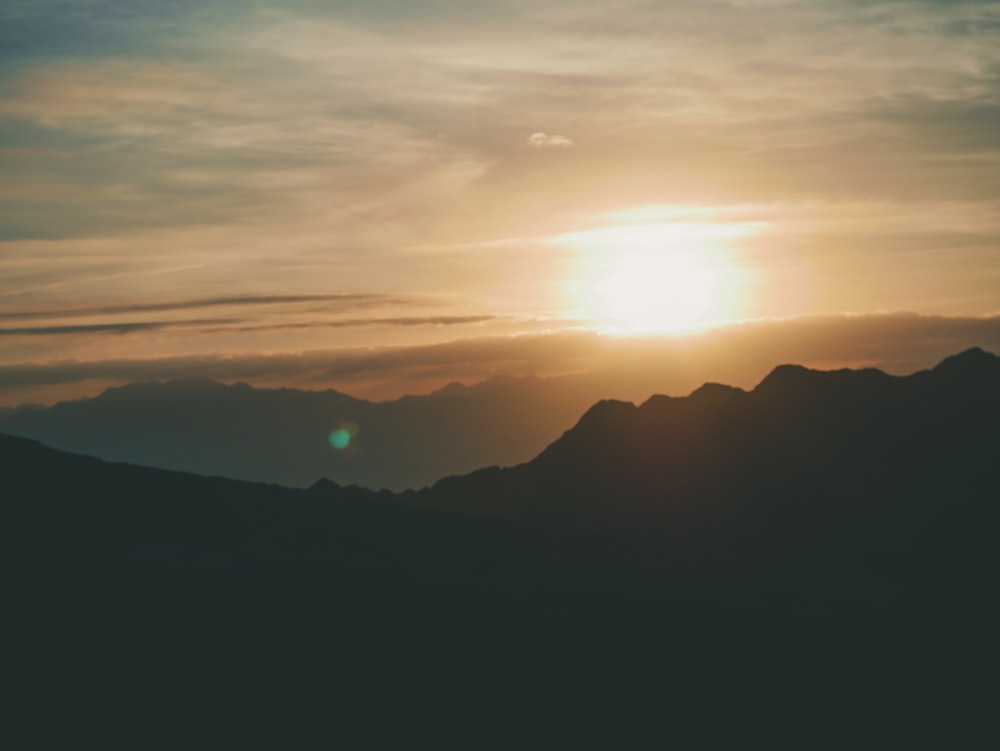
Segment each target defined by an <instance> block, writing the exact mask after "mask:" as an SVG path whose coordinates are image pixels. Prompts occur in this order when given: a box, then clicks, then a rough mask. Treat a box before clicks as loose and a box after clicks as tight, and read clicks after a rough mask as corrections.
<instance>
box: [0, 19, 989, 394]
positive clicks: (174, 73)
mask: <svg viewBox="0 0 1000 751" xmlns="http://www.w3.org/2000/svg"><path fill="white" fill-rule="evenodd" d="M0 133H2V137H0V174H2V176H3V180H2V181H0V405H12V404H16V403H19V402H21V401H41V402H46V401H52V400H54V399H57V398H68V397H72V396H77V395H82V394H88V393H94V392H95V391H97V390H99V389H100V388H103V387H105V386H107V385H112V384H115V383H122V382H127V381H130V380H138V379H151V378H169V377H175V376H182V375H205V376H209V377H216V378H220V379H223V380H230V381H232V380H246V381H250V382H253V383H262V384H275V383H286V384H289V385H299V386H304V387H309V388H324V387H333V388H338V389H340V390H344V391H346V392H348V393H352V394H356V395H361V396H369V397H371V398H390V397H394V396H398V395H400V394H403V393H421V392H424V391H427V390H430V389H433V388H436V387H439V386H441V385H443V384H444V383H447V382H449V381H455V380H459V381H464V382H472V381H476V380H481V379H483V378H487V377H490V376H492V375H500V374H516V375H524V374H532V373H533V374H538V375H555V374H563V373H581V372H589V371H592V370H595V369H597V370H600V369H609V368H615V367H617V368H618V369H619V370H623V372H624V371H626V370H627V371H628V372H632V373H635V372H638V371H642V373H644V374H647V375H648V374H658V375H657V377H662V378H663V379H665V380H664V381H663V384H664V385H665V387H673V388H688V386H689V382H690V383H694V382H695V381H697V380H698V379H704V380H719V379H720V378H721V377H729V378H730V379H731V381H733V382H736V385H744V386H745V385H752V383H751V382H752V381H753V379H755V378H759V377H762V376H763V375H764V374H765V373H766V371H767V369H768V368H769V367H771V366H773V365H776V364H778V363H779V362H785V361H796V362H804V363H806V364H814V365H824V366H831V367H833V366H838V365H851V366H859V365H868V364H872V365H877V366H880V367H885V368H886V369H889V370H895V371H897V372H903V371H906V370H908V369H911V370H912V369H917V368H920V367H928V366H930V365H933V363H934V361H935V360H936V359H939V358H940V357H943V356H945V355H947V354H950V353H953V352H955V351H958V350H959V349H962V348H965V347H967V346H983V347H984V348H987V349H990V350H992V351H997V350H1000V211H998V205H1000V2H996V1H995V0H993V1H990V2H986V1H983V0H979V1H976V0H950V1H948V2H936V1H934V0H918V1H907V0H883V1H878V0H729V1H728V2H722V1H721V0H718V1H717V0H705V1H698V0H689V1H687V2H680V1H675V0H656V1H654V0H590V1H589V2H586V3H580V2H570V1H569V0H531V1H530V2H529V1H528V0H492V1H491V2H489V3H486V2H473V1H471V0H466V1H464V2H461V1H459V0H430V1H427V2H421V1H420V0H407V1H405V2H404V1H403V0H364V1H361V0H357V1H355V0H330V1H328V2H321V1H320V0H286V1H285V2H266V1H265V0H197V1H195V0H173V1H172V2H167V1H166V0H127V1H125V0H29V1H22V0H6V2H4V3H3V6H2V7H0ZM680 371H683V372H685V373H688V374H690V377H689V378H688V379H687V380H684V379H681V380H678V379H676V378H675V379H674V380H670V378H669V375H670V374H671V373H675V374H676V373H677V372H680ZM694 385H697V384H696V383H695V384H694ZM651 388H655V385H654V386H651Z"/></svg>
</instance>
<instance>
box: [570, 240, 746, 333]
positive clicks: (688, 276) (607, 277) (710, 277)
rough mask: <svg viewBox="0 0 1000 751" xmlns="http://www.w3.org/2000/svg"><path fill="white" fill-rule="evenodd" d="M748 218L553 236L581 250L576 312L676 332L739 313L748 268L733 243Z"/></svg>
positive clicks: (615, 325) (606, 324)
mask: <svg viewBox="0 0 1000 751" xmlns="http://www.w3.org/2000/svg"><path fill="white" fill-rule="evenodd" d="M752 231H754V228H753V227H752V226H750V225H745V224H723V223H718V224H716V223H706V222H663V221H655V222H640V223H635V224H625V225H618V226H613V227H603V228H599V229H594V230H588V231H584V232H573V233H569V234H565V235H560V236H559V237H557V238H554V240H553V242H555V243H557V244H563V245H568V246H570V247H571V248H573V249H574V250H576V251H577V258H576V268H575V270H574V272H573V274H572V280H571V281H570V282H569V283H568V287H569V289H568V292H569V297H570V298H571V307H572V308H573V315H576V316H578V317H581V318H583V319H585V320H588V321H591V322H592V324H593V325H594V326H596V327H598V328H601V329H603V330H607V331H611V332H619V333H643V332H674V331H684V330H689V329H697V328H701V327H704V326H707V325H710V324H712V323H716V322H722V321H725V320H732V319H733V318H737V317H739V315H740V310H741V308H742V303H743V300H742V288H743V273H742V271H741V269H740V268H739V267H738V266H737V265H736V264H734V263H733V261H732V259H731V257H730V256H731V253H730V252H729V249H728V248H727V242H728V241H729V240H731V239H732V238H736V237H741V236H744V235H747V234H749V233H751V232H752Z"/></svg>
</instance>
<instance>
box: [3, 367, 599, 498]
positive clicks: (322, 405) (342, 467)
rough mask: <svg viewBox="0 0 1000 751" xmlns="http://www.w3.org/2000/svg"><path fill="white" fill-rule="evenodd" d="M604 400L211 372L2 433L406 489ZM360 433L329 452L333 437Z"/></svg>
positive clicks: (536, 386) (555, 430)
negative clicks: (268, 380)
mask: <svg viewBox="0 0 1000 751" xmlns="http://www.w3.org/2000/svg"><path fill="white" fill-rule="evenodd" d="M599 396H600V393H599V391H597V390H595V385H592V384H584V383H583V382H578V381H575V380H572V379H559V380H547V379H536V378H523V379H518V378H497V379H493V380H490V381H486V382H484V383H481V384H478V385H476V386H470V387H465V386H462V385H460V384H453V385H451V386H448V387H446V388H444V389H442V390H440V391H438V392H435V393H433V394H429V395H427V396H410V397H403V398H401V399H397V400H395V401H391V402H380V403H375V402H369V401H365V400H363V399H355V398H353V397H350V396H348V395H346V394H342V393H339V392H337V391H332V390H328V391H299V390H295V389H257V388H253V387H251V386H248V385H246V384H236V385H232V386H227V385H224V384H221V383H216V382H214V381H210V380H207V379H187V380H179V381H171V382H168V383H157V382H152V383H138V384H133V385H130V386H123V387H120V388H113V389H109V390H107V391H105V392H104V393H103V394H101V395H100V396H97V397H95V398H92V399H82V400H79V401H73V402H63V403H60V404H56V405H54V406H52V407H47V408H40V407H24V408H20V409H15V410H7V411H6V412H5V413H0V432H3V433H7V434H9V435H18V436H22V437H25V438H33V439H36V440H40V441H44V442H45V443H46V444H47V445H50V446H53V447H56V448H61V449H64V450H66V451H73V452H76V453H80V454H85V455H88V456H96V457H99V458H102V459H107V460H110V461H123V462H129V463H132V464H139V465H143V466H149V467H159V468H162V469H174V470H179V471H184V472H195V473H198V474H206V475H217V476H222V477H231V478H234V479H242V480H250V481H254V482H272V483H277V484H280V485H287V486H290V487H308V486H309V485H311V484H312V483H314V482H315V481H316V480H318V479H319V478H321V477H329V478H331V479H332V480H334V481H336V482H338V483H341V484H356V485H361V486H364V487H369V488H374V489H378V488H389V489H392V490H403V489H406V488H420V487H424V486H425V485H430V484H432V483H433V482H435V481H436V480H438V479H440V478H442V477H445V476H447V475H453V474H461V473H465V472H471V471H472V470H474V469H478V468H479V467H483V466H488V465H492V464H499V465H510V464H517V463H519V462H524V461H527V460H528V459H530V458H532V457H533V456H535V455H536V454H537V453H538V452H539V451H541V450H542V449H543V448H544V447H545V446H546V445H548V444H549V443H550V442H551V441H552V440H554V439H555V438H556V437H557V436H558V435H559V434H560V433H561V432H562V431H563V430H565V429H566V428H567V427H568V426H569V425H571V424H572V423H573V421H574V420H575V419H576V418H577V417H578V416H579V415H580V414H581V413H582V412H583V411H584V409H586V408H587V406H588V405H590V404H591V403H592V402H593V401H594V400H595V399H596V398H598V397H599ZM346 425H350V426H352V431H353V429H354V428H356V429H357V432H356V434H355V435H354V436H353V437H352V439H351V442H350V445H348V446H346V447H344V448H343V449H340V450H338V449H334V448H333V447H331V445H330V443H329V437H330V433H331V432H332V431H335V430H337V429H338V428H340V427H342V426H346Z"/></svg>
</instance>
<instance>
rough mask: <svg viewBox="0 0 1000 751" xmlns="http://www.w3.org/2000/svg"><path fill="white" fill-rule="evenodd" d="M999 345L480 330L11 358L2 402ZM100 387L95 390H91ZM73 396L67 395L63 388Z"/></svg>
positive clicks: (903, 326)
mask: <svg viewBox="0 0 1000 751" xmlns="http://www.w3.org/2000/svg"><path fill="white" fill-rule="evenodd" d="M973 346H981V347H984V348H986V349H989V350H991V351H998V350H1000V316H991V317H950V316H921V315H915V314H911V313H895V314H883V315H865V316H818V317H809V318H801V319H788V320H777V321H758V322H751V323H745V324H739V325H734V326H729V327H723V328H719V329H714V330H711V331H708V332H705V333H703V334H701V335H698V336H694V337H656V336H650V337H642V338H632V339H630V338H624V339H621V338H615V337H606V336H600V335H598V334H594V333H592V332H585V331H564V332H560V333H552V334H536V335H524V336H516V337H481V338H471V339H462V340H455V341H450V342H443V343H439V344H432V345H426V346H411V347H382V348H349V349H334V350H312V351H304V352H297V353H280V354H233V355H224V356H222V355H208V356H194V355H186V356H178V357H165V358H148V359H142V358H117V359H107V360H97V361H58V362H49V363H17V364H7V365H0V400H5V401H7V403H11V401H13V400H15V399H16V398H17V397H18V395H19V394H23V393H36V394H39V393H44V391H45V388H46V387H55V386H63V387H66V386H70V385H74V384H75V385H76V388H77V390H78V393H83V392H86V391H87V390H88V387H87V384H88V383H91V384H94V383H96V384H103V385H109V384H114V383H127V382H132V381H140V380H164V379H172V378H181V377H189V376H201V377H209V378H215V379H218V380H223V381H235V380H242V381H249V382H251V383H258V384H270V383H285V384H290V385H298V386H301V387H305V388H327V387H336V388H340V389H342V390H345V391H348V392H351V393H356V394H362V395H365V394H367V395H378V396H381V397H383V398H385V397H392V396H399V395H401V394H404V393H408V392H412V391H413V390H414V388H415V387H416V386H417V385H419V384H424V385H427V386H429V387H433V386H436V385H442V384H443V383H446V382H448V381H453V380H460V381H465V382H471V381H478V380H483V379H485V378H489V377H491V376H496V375H538V376H556V375H567V374H589V377H592V378H596V379H600V380H601V381H602V382H603V383H605V384H606V385H607V387H608V392H607V394H606V395H607V396H615V395H617V396H620V397H625V398H632V399H641V398H645V396H648V395H649V394H651V393H654V392H659V393H669V394H684V393H688V392H690V391H691V390H693V389H694V388H696V387H698V386H699V385H701V383H703V382H704V381H706V380H714V381H721V382H724V383H729V384H733V385H737V386H742V387H745V388H749V387H752V386H753V385H755V384H756V383H757V382H758V381H759V380H760V379H761V378H763V376H764V375H766V374H767V372H768V371H769V370H770V369H772V368H773V367H775V366H776V365H778V364H781V363H787V362H796V363H802V364H806V365H812V366H814V367H825V368H830V367H847V366H850V367H867V366H875V367H880V368H883V369H886V370H888V371H889V372H892V373H897V374H906V373H910V372H913V371H915V370H919V369H921V368H927V367H931V366H933V365H934V364H936V363H937V362H938V361H939V360H940V359H942V358H944V357H946V356H948V355H950V354H954V353H955V352H958V351H961V350H963V349H966V348H968V347H973ZM89 390H90V391H92V390H93V387H92V386H91V387H90V388H89ZM60 393H65V390H64V391H62V392H60Z"/></svg>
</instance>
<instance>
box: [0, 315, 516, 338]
mask: <svg viewBox="0 0 1000 751" xmlns="http://www.w3.org/2000/svg"><path fill="white" fill-rule="evenodd" d="M244 320H245V319H239V318H196V319H191V320H180V321H126V322H120V323H84V324H67V325H59V326H15V327H6V328H0V337H7V336H26V337H34V336H70V335H87V334H113V335H115V336H122V335H125V334H137V333H145V334H148V333H150V332H152V331H172V330H186V331H188V333H195V334H217V333H240V332H250V331H291V330H295V329H324V328H362V327H370V326H390V327H411V326H459V325H467V324H475V323H486V322H487V321H495V320H497V317H496V316H490V315H478V316H469V315H466V316H403V317H395V318H337V319H326V320H317V319H312V320H309V321H298V322H287V323H282V322H275V323H253V324H244V323H243V321H244ZM191 329H195V331H193V332H191V331H190V330H191Z"/></svg>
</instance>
